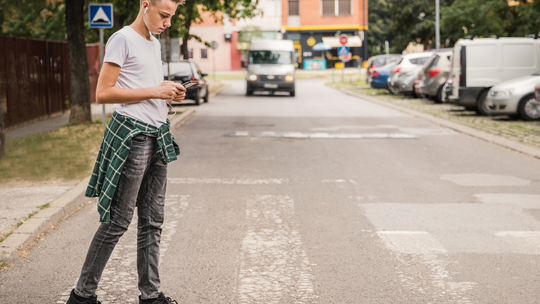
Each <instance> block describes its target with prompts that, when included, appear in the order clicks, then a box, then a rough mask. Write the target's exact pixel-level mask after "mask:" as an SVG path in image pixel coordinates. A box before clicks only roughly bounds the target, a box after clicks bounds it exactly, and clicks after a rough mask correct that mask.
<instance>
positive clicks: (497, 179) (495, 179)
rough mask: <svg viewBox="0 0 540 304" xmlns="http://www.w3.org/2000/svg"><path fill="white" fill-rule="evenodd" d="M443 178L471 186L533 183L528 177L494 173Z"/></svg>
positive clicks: (526, 184) (450, 175) (446, 176)
mask: <svg viewBox="0 0 540 304" xmlns="http://www.w3.org/2000/svg"><path fill="white" fill-rule="evenodd" d="M441 180H446V181H451V182H453V183H456V184H458V185H460V186H469V187H487V186H529V185H530V184H531V181H530V180H527V179H521V178H518V177H514V176H506V175H494V174H448V175H443V176H441Z"/></svg>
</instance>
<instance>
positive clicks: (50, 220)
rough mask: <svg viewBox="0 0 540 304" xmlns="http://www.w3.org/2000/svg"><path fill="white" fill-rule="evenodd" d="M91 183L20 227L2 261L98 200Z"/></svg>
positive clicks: (0, 246)
mask: <svg viewBox="0 0 540 304" xmlns="http://www.w3.org/2000/svg"><path fill="white" fill-rule="evenodd" d="M193 114H195V110H193V109H187V110H186V111H184V112H183V113H182V114H180V115H178V117H176V118H173V119H172V121H171V131H174V130H175V129H176V128H178V127H179V126H180V125H181V124H182V122H184V121H185V120H187V119H188V118H190V117H191V116H192V115H193ZM89 181H90V176H88V177H86V178H84V179H83V180H82V181H80V182H79V183H78V184H77V185H76V186H75V187H73V188H72V189H70V190H68V191H67V192H65V193H64V194H62V195H61V196H59V197H58V198H56V199H55V200H53V201H52V202H50V203H49V208H47V209H43V210H40V211H39V212H38V213H36V214H35V215H34V216H32V217H31V218H30V219H28V220H27V221H26V222H25V223H24V224H22V225H21V226H19V227H18V228H17V229H15V231H13V233H12V234H11V235H10V236H8V237H7V238H6V239H5V240H4V241H3V242H2V243H0V261H3V262H14V261H16V260H17V259H18V258H19V257H20V256H21V255H20V251H23V250H25V249H27V248H29V247H30V246H31V245H32V244H33V243H34V241H35V240H36V238H38V237H39V236H40V235H41V234H43V233H46V232H47V231H48V230H49V229H51V228H54V226H55V225H56V224H57V223H58V222H60V221H61V220H63V219H65V218H67V217H68V216H69V215H71V214H72V213H73V212H74V211H76V210H77V209H78V208H79V207H80V206H81V205H82V204H85V203H86V202H89V201H94V200H96V199H97V198H88V197H85V196H84V194H85V192H86V187H87V185H88V182H89Z"/></svg>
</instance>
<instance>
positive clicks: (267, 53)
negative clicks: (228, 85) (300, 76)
mask: <svg viewBox="0 0 540 304" xmlns="http://www.w3.org/2000/svg"><path fill="white" fill-rule="evenodd" d="M295 62H296V60H295V59H294V44H293V42H292V40H266V39H253V40H251V46H250V48H249V55H248V66H247V79H246V81H247V88H246V95H248V96H249V95H253V92H254V91H269V92H271V93H274V92H276V91H286V92H289V93H290V94H291V96H294V95H295V85H294V83H295V78H296V77H295V66H294V63H295Z"/></svg>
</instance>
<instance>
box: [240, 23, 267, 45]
mask: <svg viewBox="0 0 540 304" xmlns="http://www.w3.org/2000/svg"><path fill="white" fill-rule="evenodd" d="M262 37H263V34H262V31H261V28H260V27H258V26H256V25H246V26H244V27H242V28H241V29H240V31H239V32H238V42H251V40H252V39H255V38H262Z"/></svg>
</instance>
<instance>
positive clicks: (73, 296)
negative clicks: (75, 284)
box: [66, 289, 101, 304]
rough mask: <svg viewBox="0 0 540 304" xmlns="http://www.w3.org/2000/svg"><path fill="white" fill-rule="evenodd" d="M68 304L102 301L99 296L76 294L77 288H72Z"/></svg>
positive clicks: (97, 302)
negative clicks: (86, 296)
mask: <svg viewBox="0 0 540 304" xmlns="http://www.w3.org/2000/svg"><path fill="white" fill-rule="evenodd" d="M66 304H101V302H100V301H98V300H97V296H92V297H90V298H83V297H80V296H78V295H76V294H75V289H72V290H71V294H70V295H69V299H68V301H67V302H66Z"/></svg>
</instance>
